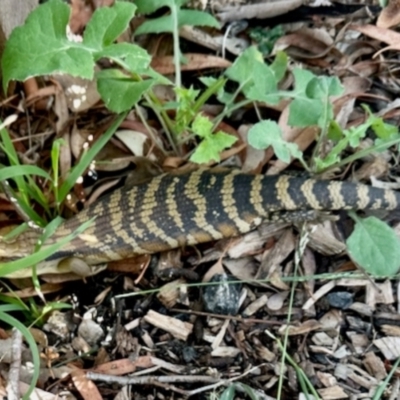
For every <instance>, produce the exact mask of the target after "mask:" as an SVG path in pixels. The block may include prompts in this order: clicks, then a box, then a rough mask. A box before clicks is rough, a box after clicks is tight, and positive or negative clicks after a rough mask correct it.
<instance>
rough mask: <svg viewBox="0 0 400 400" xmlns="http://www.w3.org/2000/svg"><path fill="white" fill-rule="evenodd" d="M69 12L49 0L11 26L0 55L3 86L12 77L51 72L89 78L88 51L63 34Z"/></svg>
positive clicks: (90, 61)
mask: <svg viewBox="0 0 400 400" xmlns="http://www.w3.org/2000/svg"><path fill="white" fill-rule="evenodd" d="M69 14H70V10H69V7H68V5H67V4H65V3H64V2H62V1H60V0H50V1H48V2H47V3H45V4H43V5H41V6H40V7H37V8H36V9H35V10H33V11H32V13H31V14H30V15H29V16H28V18H27V19H26V22H25V24H24V25H23V26H20V27H17V28H15V29H14V31H13V32H12V34H11V35H10V38H9V40H8V42H7V44H6V47H5V50H4V53H3V58H2V71H3V87H4V89H6V88H7V86H8V83H9V82H10V80H12V79H15V80H19V81H24V80H26V79H27V78H29V77H32V76H38V75H46V74H51V73H55V72H58V73H67V74H70V75H74V76H81V77H82V78H86V79H92V77H93V59H92V56H91V53H90V51H89V50H88V49H85V48H83V46H82V44H81V43H76V42H72V41H70V40H68V39H67V37H66V28H67V24H68V20H69Z"/></svg>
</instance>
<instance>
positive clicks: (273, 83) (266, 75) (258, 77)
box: [243, 62, 279, 104]
mask: <svg viewBox="0 0 400 400" xmlns="http://www.w3.org/2000/svg"><path fill="white" fill-rule="evenodd" d="M250 73H251V74H252V76H253V82H252V85H251V87H249V88H248V89H246V88H245V89H244V90H243V92H244V93H245V95H246V97H247V98H248V99H249V100H255V101H264V102H266V103H269V104H277V103H278V102H279V96H277V95H276V91H277V84H278V81H277V80H276V76H275V74H274V71H273V70H272V69H271V68H270V67H268V65H266V64H264V63H259V62H255V63H254V64H253V68H252V71H251V72H250Z"/></svg>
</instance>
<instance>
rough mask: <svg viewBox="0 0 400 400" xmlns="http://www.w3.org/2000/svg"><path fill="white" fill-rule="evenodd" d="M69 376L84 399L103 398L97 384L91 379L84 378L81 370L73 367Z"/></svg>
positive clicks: (94, 399) (100, 399)
mask: <svg viewBox="0 0 400 400" xmlns="http://www.w3.org/2000/svg"><path fill="white" fill-rule="evenodd" d="M71 378H72V382H73V383H74V385H75V387H76V389H77V390H78V392H79V394H80V395H81V396H82V397H83V398H84V400H103V397H102V395H101V394H100V392H99V390H98V389H97V386H96V385H95V384H94V383H93V381H91V380H89V379H87V378H86V373H85V372H84V371H83V370H81V369H79V368H75V369H74V370H73V371H72V372H71Z"/></svg>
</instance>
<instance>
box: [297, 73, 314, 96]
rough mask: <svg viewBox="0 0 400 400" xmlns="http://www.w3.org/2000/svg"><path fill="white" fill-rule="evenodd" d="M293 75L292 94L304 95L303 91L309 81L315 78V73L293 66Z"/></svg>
mask: <svg viewBox="0 0 400 400" xmlns="http://www.w3.org/2000/svg"><path fill="white" fill-rule="evenodd" d="M293 77H294V91H293V95H294V96H296V95H299V94H300V95H302V96H305V92H306V89H307V86H308V84H309V82H310V81H311V80H312V79H314V78H315V75H314V74H313V73H312V72H310V71H308V70H306V69H301V68H295V69H294V70H293Z"/></svg>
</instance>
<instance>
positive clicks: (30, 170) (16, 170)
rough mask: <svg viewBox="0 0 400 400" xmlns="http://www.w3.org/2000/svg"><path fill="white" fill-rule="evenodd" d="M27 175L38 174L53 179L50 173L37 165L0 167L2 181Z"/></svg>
mask: <svg viewBox="0 0 400 400" xmlns="http://www.w3.org/2000/svg"><path fill="white" fill-rule="evenodd" d="M26 175H37V176H41V177H43V178H45V179H48V180H49V181H51V177H50V175H49V174H48V173H47V172H46V171H44V170H43V169H41V168H39V167H36V166H35V165H14V166H12V167H4V168H0V181H5V180H7V179H10V178H15V177H17V176H26Z"/></svg>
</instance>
